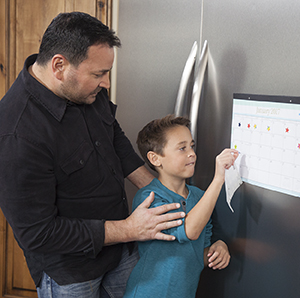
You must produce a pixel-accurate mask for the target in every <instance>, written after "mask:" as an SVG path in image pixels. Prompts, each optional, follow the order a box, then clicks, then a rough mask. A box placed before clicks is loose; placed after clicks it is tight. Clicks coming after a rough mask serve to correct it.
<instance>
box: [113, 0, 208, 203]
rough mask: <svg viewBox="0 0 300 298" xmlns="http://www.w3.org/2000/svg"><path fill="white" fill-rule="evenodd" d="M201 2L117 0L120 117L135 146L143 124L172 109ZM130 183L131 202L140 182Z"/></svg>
mask: <svg viewBox="0 0 300 298" xmlns="http://www.w3.org/2000/svg"><path fill="white" fill-rule="evenodd" d="M201 5H202V3H201V1H199V0H190V1H189V4H188V5H185V4H184V3H183V2H182V1H181V0H164V1H157V0H155V1H150V2H149V1H141V0H129V1H119V26H118V36H119V37H120V39H121V42H122V48H121V49H119V50H118V58H117V90H116V103H117V105H118V109H117V119H118V121H119V122H120V124H121V126H122V128H123V130H124V131H125V133H126V135H127V136H128V137H129V139H130V140H131V142H132V144H133V146H134V147H135V149H136V150H137V146H136V137H137V134H138V132H139V131H140V130H141V129H142V128H143V126H144V125H146V124H147V123H148V122H149V121H151V120H153V119H157V118H161V117H163V116H166V115H167V114H172V113H173V112H174V107H175V101H176V98H177V94H178V90H179V84H180V80H181V77H182V72H183V70H184V67H185V63H186V61H187V57H188V55H189V53H190V51H191V47H192V45H193V44H194V42H195V41H196V42H197V44H198V45H199V38H200V21H201ZM191 77H192V76H191ZM190 85H191V84H190V81H189V82H188V86H187V90H186V92H187V93H190V91H189V89H190ZM183 113H184V114H185V113H186V112H185V111H184V110H183ZM154 174H155V173H154ZM126 187H127V195H128V199H129V204H130V203H131V200H132V198H133V196H134V194H135V192H136V188H135V187H133V186H132V185H131V184H130V183H127V184H126Z"/></svg>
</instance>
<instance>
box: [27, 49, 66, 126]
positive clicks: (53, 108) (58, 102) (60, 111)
mask: <svg viewBox="0 0 300 298" xmlns="http://www.w3.org/2000/svg"><path fill="white" fill-rule="evenodd" d="M36 58H37V54H34V55H31V56H29V57H28V58H27V59H26V61H25V63H24V67H23V71H22V79H23V82H24V85H25V88H26V89H27V91H28V92H29V93H30V94H31V95H32V97H33V98H34V99H35V100H36V101H37V102H39V103H40V104H41V105H42V106H43V107H44V108H45V109H46V110H47V111H48V112H49V113H50V114H51V115H52V116H53V117H54V118H55V119H56V120H58V121H61V120H62V118H63V116H64V114H65V112H66V108H67V101H66V100H64V99H62V98H60V97H59V96H57V95H55V94H54V93H53V92H52V91H51V90H49V89H48V88H47V87H45V86H44V85H43V84H41V83H40V82H38V81H37V80H36V79H35V78H34V77H33V76H31V75H30V73H29V72H28V68H29V66H31V65H32V64H33V63H34V62H35V60H36Z"/></svg>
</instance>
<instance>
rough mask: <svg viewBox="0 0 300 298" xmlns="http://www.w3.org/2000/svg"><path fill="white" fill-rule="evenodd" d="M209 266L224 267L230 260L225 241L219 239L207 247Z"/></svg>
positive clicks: (213, 267) (214, 267)
mask: <svg viewBox="0 0 300 298" xmlns="http://www.w3.org/2000/svg"><path fill="white" fill-rule="evenodd" d="M207 258H208V267H210V268H212V269H214V270H215V269H219V270H220V269H224V268H226V267H227V266H228V264H229V261H230V254H229V251H228V247H227V245H226V243H225V242H223V241H222V240H218V241H216V242H215V243H213V244H212V245H211V247H209V248H208V249H207Z"/></svg>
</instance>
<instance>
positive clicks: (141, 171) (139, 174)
mask: <svg viewBox="0 0 300 298" xmlns="http://www.w3.org/2000/svg"><path fill="white" fill-rule="evenodd" d="M153 178H154V176H153V175H152V174H151V173H150V172H149V171H148V170H147V168H146V167H145V166H141V167H139V168H137V169H136V170H135V171H133V172H132V173H131V174H129V175H128V176H127V179H128V180H129V181H130V182H131V183H132V184H134V185H135V186H136V187H137V188H142V187H144V186H146V185H148V184H149V183H150V182H151V181H152V180H153Z"/></svg>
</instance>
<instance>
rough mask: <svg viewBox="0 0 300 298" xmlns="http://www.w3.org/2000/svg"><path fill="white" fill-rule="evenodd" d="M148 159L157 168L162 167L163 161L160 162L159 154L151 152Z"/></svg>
mask: <svg viewBox="0 0 300 298" xmlns="http://www.w3.org/2000/svg"><path fill="white" fill-rule="evenodd" d="M147 158H148V160H149V161H150V162H151V163H152V164H153V165H154V166H155V167H159V166H161V161H160V158H159V155H158V154H157V153H155V152H153V151H149V152H148V153H147Z"/></svg>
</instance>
